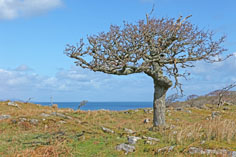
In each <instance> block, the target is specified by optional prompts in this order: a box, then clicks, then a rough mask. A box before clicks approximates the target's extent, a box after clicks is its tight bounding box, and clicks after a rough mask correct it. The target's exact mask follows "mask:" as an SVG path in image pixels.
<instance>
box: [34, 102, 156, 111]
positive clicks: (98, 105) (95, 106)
mask: <svg viewBox="0 0 236 157" xmlns="http://www.w3.org/2000/svg"><path fill="white" fill-rule="evenodd" d="M35 103H37V104H41V105H43V106H51V103H50V102H35ZM53 104H57V105H58V107H59V108H71V109H74V110H77V109H78V106H79V104H80V102H53ZM150 107H152V102H88V103H87V104H86V105H85V106H82V107H81V108H80V110H86V111H87V110H101V109H105V110H112V111H122V110H129V109H137V108H150Z"/></svg>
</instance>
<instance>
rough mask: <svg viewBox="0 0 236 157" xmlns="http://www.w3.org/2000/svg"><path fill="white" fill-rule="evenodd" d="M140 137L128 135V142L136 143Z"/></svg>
mask: <svg viewBox="0 0 236 157" xmlns="http://www.w3.org/2000/svg"><path fill="white" fill-rule="evenodd" d="M140 139H141V138H140V137H136V136H128V143H129V144H136V142H137V141H138V140H140Z"/></svg>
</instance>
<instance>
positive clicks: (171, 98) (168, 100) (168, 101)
mask: <svg viewBox="0 0 236 157" xmlns="http://www.w3.org/2000/svg"><path fill="white" fill-rule="evenodd" d="M181 97H183V96H182V95H179V94H178V93H175V94H171V95H170V96H168V97H167V98H166V102H165V103H166V106H168V105H170V104H171V103H173V102H175V101H176V100H178V99H180V98H181Z"/></svg>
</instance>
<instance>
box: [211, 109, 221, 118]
mask: <svg viewBox="0 0 236 157" xmlns="http://www.w3.org/2000/svg"><path fill="white" fill-rule="evenodd" d="M218 116H220V112H216V111H213V112H212V113H211V118H212V119H214V118H216V117H218Z"/></svg>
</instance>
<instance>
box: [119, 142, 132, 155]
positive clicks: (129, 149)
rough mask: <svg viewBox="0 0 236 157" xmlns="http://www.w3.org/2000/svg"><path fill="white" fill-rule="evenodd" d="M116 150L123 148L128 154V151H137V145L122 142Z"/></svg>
mask: <svg viewBox="0 0 236 157" xmlns="http://www.w3.org/2000/svg"><path fill="white" fill-rule="evenodd" d="M116 150H118V151H121V150H122V151H124V152H125V154H128V153H132V152H134V151H135V146H131V145H128V144H125V143H122V144H120V145H117V146H116Z"/></svg>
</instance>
